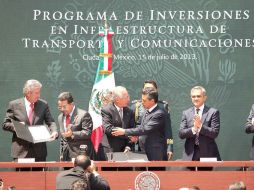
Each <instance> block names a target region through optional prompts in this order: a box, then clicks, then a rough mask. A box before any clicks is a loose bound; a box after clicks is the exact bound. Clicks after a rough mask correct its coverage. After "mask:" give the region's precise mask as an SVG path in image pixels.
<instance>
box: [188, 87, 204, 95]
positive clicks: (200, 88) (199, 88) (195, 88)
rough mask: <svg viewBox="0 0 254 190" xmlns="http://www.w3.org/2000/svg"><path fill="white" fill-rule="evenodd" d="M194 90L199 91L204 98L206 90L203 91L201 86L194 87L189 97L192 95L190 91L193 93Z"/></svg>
mask: <svg viewBox="0 0 254 190" xmlns="http://www.w3.org/2000/svg"><path fill="white" fill-rule="evenodd" d="M194 90H201V92H202V94H203V95H204V96H206V90H205V88H204V87H203V86H194V87H193V88H192V89H191V91H190V95H191V94H192V91H194Z"/></svg>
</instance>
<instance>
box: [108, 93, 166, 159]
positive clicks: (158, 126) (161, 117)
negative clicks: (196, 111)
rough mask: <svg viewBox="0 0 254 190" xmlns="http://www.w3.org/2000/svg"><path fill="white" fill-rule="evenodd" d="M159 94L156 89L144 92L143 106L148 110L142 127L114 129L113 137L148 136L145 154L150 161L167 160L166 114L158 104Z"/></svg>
mask: <svg viewBox="0 0 254 190" xmlns="http://www.w3.org/2000/svg"><path fill="white" fill-rule="evenodd" d="M157 102H158V92H157V90H155V89H154V88H145V89H143V91H142V105H143V106H144V108H145V109H146V114H145V115H144V117H143V120H142V122H141V125H140V126H139V127H136V128H131V129H123V128H114V129H113V130H112V131H113V132H112V135H114V136H119V135H125V136H127V137H128V136H141V135H146V140H145V144H144V147H145V153H146V155H147V158H148V160H150V161H153V160H167V140H166V135H165V126H166V125H165V122H166V113H165V111H163V110H162V109H161V108H160V107H159V106H158V104H157Z"/></svg>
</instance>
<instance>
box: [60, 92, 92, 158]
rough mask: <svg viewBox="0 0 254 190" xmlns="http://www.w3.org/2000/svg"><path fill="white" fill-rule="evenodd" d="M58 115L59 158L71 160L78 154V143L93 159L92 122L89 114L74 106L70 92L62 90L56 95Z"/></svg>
mask: <svg viewBox="0 0 254 190" xmlns="http://www.w3.org/2000/svg"><path fill="white" fill-rule="evenodd" d="M58 109H59V110H60V111H61V112H62V113H61V114H60V115H59V116H58V123H59V126H60V132H61V144H60V160H62V161H71V160H72V158H75V157H76V156H77V155H79V154H80V145H86V146H87V150H86V154H87V155H88V156H89V157H90V158H91V159H95V158H94V156H95V151H94V148H93V144H92V141H91V134H92V130H93V122H92V118H91V116H90V114H89V113H88V112H87V111H85V110H82V109H79V108H77V107H76V106H75V104H74V100H73V97H72V95H71V93H70V92H62V93H61V94H60V95H59V96H58Z"/></svg>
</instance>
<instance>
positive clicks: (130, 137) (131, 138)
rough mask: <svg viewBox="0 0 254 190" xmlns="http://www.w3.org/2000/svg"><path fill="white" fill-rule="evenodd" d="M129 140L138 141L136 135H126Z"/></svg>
mask: <svg viewBox="0 0 254 190" xmlns="http://www.w3.org/2000/svg"><path fill="white" fill-rule="evenodd" d="M128 137H129V139H130V141H131V142H133V143H136V142H138V136H128Z"/></svg>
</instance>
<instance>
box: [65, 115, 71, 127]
mask: <svg viewBox="0 0 254 190" xmlns="http://www.w3.org/2000/svg"><path fill="white" fill-rule="evenodd" d="M70 123H71V118H70V115H69V114H68V115H66V116H65V129H66V130H67V129H68V125H69V124H70Z"/></svg>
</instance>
